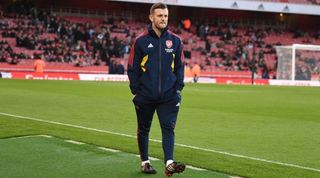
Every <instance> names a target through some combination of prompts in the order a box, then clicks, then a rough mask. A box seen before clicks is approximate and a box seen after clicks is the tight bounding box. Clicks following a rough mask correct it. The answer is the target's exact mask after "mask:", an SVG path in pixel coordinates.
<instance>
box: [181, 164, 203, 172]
mask: <svg viewBox="0 0 320 178" xmlns="http://www.w3.org/2000/svg"><path fill="white" fill-rule="evenodd" d="M186 167H187V168H188V169H192V170H196V171H207V170H206V169H202V168H198V167H193V166H189V165H187V166H186Z"/></svg>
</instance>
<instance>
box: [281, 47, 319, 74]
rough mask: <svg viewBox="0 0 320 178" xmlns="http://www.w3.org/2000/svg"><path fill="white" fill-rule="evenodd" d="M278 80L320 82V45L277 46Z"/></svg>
mask: <svg viewBox="0 0 320 178" xmlns="http://www.w3.org/2000/svg"><path fill="white" fill-rule="evenodd" d="M275 48H276V51H277V57H278V65H277V79H280V80H320V74H319V73H320V45H302V44H294V45H292V46H276V47H275Z"/></svg>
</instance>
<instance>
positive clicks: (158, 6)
mask: <svg viewBox="0 0 320 178" xmlns="http://www.w3.org/2000/svg"><path fill="white" fill-rule="evenodd" d="M155 9H168V6H167V5H166V4H164V3H161V2H158V3H155V4H153V5H152V6H151V8H150V14H152V13H153V12H154V10H155Z"/></svg>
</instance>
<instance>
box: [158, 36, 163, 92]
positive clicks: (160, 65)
mask: <svg viewBox="0 0 320 178" xmlns="http://www.w3.org/2000/svg"><path fill="white" fill-rule="evenodd" d="M161 60H162V59H161V37H159V86H158V92H159V95H160V96H161V83H162V82H161V79H162V62H161Z"/></svg>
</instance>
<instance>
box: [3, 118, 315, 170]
mask: <svg viewBox="0 0 320 178" xmlns="http://www.w3.org/2000/svg"><path fill="white" fill-rule="evenodd" d="M0 115H3V116H9V117H14V118H19V119H25V120H32V121H38V122H44V123H49V124H55V125H62V126H67V127H73V128H78V129H84V130H90V131H95V132H101V133H108V134H111V135H118V136H123V137H129V138H134V139H136V138H137V137H136V136H133V135H129V134H123V133H118V132H112V131H107V130H101V129H95V128H89V127H84V126H80V125H73V124H66V123H61V122H56V121H49V120H42V119H37V118H33V117H27V116H20V115H15V114H9V113H3V112H0ZM150 141H152V142H158V143H161V140H156V139H150ZM175 145H176V146H179V147H184V148H190V149H194V150H199V151H205V152H212V153H218V154H223V155H227V156H232V157H236V158H243V159H249V160H254V161H260V162H265V163H270V164H276V165H281V166H285V167H292V168H298V169H303V170H309V171H314V172H320V169H316V168H311V167H305V166H300V165H296V164H291V163H284V162H279V161H273V160H267V159H262V158H255V157H251V156H245V155H240V154H234V153H229V152H225V151H218V150H213V149H208V148H201V147H196V146H192V145H185V144H180V143H176V144H175Z"/></svg>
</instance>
